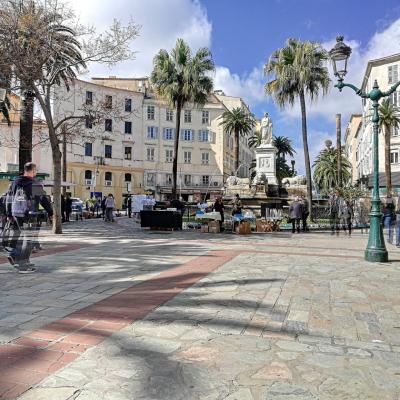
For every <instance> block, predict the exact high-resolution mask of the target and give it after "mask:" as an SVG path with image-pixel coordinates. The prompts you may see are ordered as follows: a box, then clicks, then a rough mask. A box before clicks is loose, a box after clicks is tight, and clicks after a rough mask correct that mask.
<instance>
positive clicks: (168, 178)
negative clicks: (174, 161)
mask: <svg viewBox="0 0 400 400" xmlns="http://www.w3.org/2000/svg"><path fill="white" fill-rule="evenodd" d="M165 183H166V184H167V185H172V174H166V175H165Z"/></svg>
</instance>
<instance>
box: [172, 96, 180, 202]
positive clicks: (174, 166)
mask: <svg viewBox="0 0 400 400" xmlns="http://www.w3.org/2000/svg"><path fill="white" fill-rule="evenodd" d="M181 111H182V104H181V103H180V102H179V101H178V104H177V106H176V123H175V137H174V160H173V164H172V199H176V198H177V190H176V187H177V176H178V150H179V135H180V129H181Z"/></svg>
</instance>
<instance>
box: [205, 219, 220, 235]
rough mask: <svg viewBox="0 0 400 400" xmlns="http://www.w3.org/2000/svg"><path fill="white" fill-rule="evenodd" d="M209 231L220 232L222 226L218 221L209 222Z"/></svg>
mask: <svg viewBox="0 0 400 400" xmlns="http://www.w3.org/2000/svg"><path fill="white" fill-rule="evenodd" d="M208 231H209V232H210V233H219V232H220V226H219V222H218V221H210V222H209V223H208Z"/></svg>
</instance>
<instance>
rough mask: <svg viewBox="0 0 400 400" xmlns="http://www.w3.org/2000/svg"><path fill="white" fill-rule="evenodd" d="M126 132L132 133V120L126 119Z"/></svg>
mask: <svg viewBox="0 0 400 400" xmlns="http://www.w3.org/2000/svg"><path fill="white" fill-rule="evenodd" d="M125 133H126V134H127V135H130V134H131V133H132V122H131V121H125Z"/></svg>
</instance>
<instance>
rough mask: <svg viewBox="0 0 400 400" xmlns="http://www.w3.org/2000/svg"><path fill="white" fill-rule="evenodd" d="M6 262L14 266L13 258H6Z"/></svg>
mask: <svg viewBox="0 0 400 400" xmlns="http://www.w3.org/2000/svg"><path fill="white" fill-rule="evenodd" d="M7 260H8V262H9V263H10V264H11V265H15V258H14V257H13V256H7Z"/></svg>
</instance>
